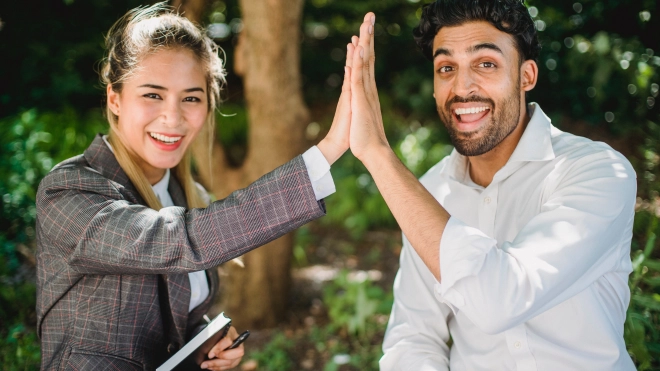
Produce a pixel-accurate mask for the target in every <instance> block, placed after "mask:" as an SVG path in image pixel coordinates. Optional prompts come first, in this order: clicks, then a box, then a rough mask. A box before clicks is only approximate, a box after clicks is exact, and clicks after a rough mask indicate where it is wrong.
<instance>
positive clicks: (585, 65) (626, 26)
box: [0, 0, 660, 370]
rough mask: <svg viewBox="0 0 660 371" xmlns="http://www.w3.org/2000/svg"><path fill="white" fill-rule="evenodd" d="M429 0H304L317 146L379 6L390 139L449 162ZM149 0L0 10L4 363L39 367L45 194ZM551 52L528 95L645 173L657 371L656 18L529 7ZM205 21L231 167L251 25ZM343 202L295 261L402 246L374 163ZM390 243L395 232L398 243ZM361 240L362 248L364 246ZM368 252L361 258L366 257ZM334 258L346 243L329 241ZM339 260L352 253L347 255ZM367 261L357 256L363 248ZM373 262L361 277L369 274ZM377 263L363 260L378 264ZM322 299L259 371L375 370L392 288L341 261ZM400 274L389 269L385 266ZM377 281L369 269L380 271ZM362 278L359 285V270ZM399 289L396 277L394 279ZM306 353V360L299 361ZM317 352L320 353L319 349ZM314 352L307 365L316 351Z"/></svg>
mask: <svg viewBox="0 0 660 371" xmlns="http://www.w3.org/2000/svg"><path fill="white" fill-rule="evenodd" d="M426 2H428V1H427V0H365V1H360V2H355V1H349V0H308V1H307V3H306V5H305V9H304V20H303V25H302V27H303V29H304V37H303V40H301V48H302V74H303V76H304V78H303V82H304V86H303V89H304V93H305V97H306V100H307V104H308V105H309V106H310V108H311V110H312V118H313V122H311V123H310V124H309V126H308V128H307V137H308V140H309V142H310V144H311V143H314V142H315V141H316V140H318V139H319V138H320V137H321V136H322V135H323V133H324V132H325V131H326V130H327V128H328V126H329V123H330V121H331V117H332V112H333V111H334V104H335V101H336V99H337V97H338V95H339V87H340V84H341V72H342V65H343V59H344V53H345V51H344V50H345V45H346V43H347V42H348V40H349V38H350V36H351V35H352V34H353V33H355V32H356V31H357V29H358V25H359V23H360V21H361V19H362V17H363V15H364V13H365V12H367V11H369V10H371V11H374V12H375V13H376V14H377V16H378V18H377V25H376V28H375V32H376V40H377V46H376V50H377V56H378V60H377V65H376V73H377V81H378V84H379V91H380V95H381V102H382V107H383V112H384V118H385V124H386V130H387V133H388V138H389V139H390V142H391V144H392V146H393V147H394V148H395V150H396V151H397V154H398V155H399V156H400V157H401V158H402V160H403V161H404V162H405V163H406V165H408V166H409V167H410V168H411V169H412V170H413V172H415V174H417V175H421V174H423V173H424V172H425V171H426V170H427V169H428V168H429V167H430V166H431V165H433V164H434V163H436V162H437V161H439V160H440V159H441V158H442V157H444V156H445V155H447V154H448V153H449V152H450V151H451V146H450V145H449V144H448V143H449V140H448V138H447V135H446V133H445V132H444V130H442V125H441V124H440V123H439V121H438V118H437V114H436V113H435V112H434V102H433V100H432V98H431V94H432V81H431V73H432V71H431V65H430V63H429V62H427V61H426V60H425V59H424V58H423V57H422V56H421V54H419V53H418V52H417V50H416V48H415V45H414V43H413V41H412V38H411V30H412V28H413V27H414V26H415V25H416V24H417V22H418V19H419V14H420V8H421V6H422V5H423V4H424V3H426ZM142 4H144V2H143V1H138V0H114V1H112V2H110V1H107V0H87V1H77V0H52V1H41V2H33V1H5V2H2V3H1V4H0V56H1V57H0V138H2V139H1V140H0V195H1V196H2V200H1V202H0V205H1V206H0V207H1V210H0V364H2V365H3V369H6V370H14V369H16V370H19V369H20V370H24V369H37V368H38V365H39V344H38V339H37V336H36V334H35V328H34V325H35V313H34V305H35V287H34V278H35V273H34V217H35V211H34V196H35V192H36V188H37V186H38V183H39V180H40V179H41V178H42V177H43V176H44V175H45V174H46V173H47V172H48V171H49V170H50V168H52V166H54V165H55V164H56V163H57V162H59V161H61V160H63V159H65V158H68V157H70V156H73V155H75V154H79V153H81V152H82V151H83V150H84V148H86V146H87V145H88V143H89V142H90V140H91V138H92V136H93V135H94V134H95V133H97V132H104V131H106V124H105V121H104V119H103V117H102V114H101V110H100V107H101V106H102V102H103V91H102V89H100V86H99V83H98V77H97V75H96V66H97V62H98V61H99V59H100V58H101V57H102V55H103V34H104V32H106V31H107V30H108V28H109V27H110V25H111V24H112V23H113V22H114V20H116V19H117V18H118V17H119V16H121V15H122V14H124V13H125V11H126V10H128V9H130V8H133V7H135V6H138V5H142ZM527 4H528V5H529V6H530V14H531V15H532V16H533V17H534V19H535V20H536V26H537V29H538V30H539V31H540V32H539V36H540V38H541V41H542V44H543V51H542V53H541V57H540V61H539V66H540V71H541V73H540V80H539V83H538V85H537V87H536V89H535V90H534V91H533V92H532V93H531V94H530V98H531V100H532V101H536V102H539V103H540V105H541V106H542V107H543V109H544V111H545V112H546V113H548V114H549V115H550V116H551V118H552V120H553V123H554V124H555V125H557V126H558V127H559V128H561V129H562V130H565V131H569V132H573V133H576V134H579V135H585V136H587V137H590V138H593V139H596V140H602V141H605V142H607V143H609V144H610V145H612V146H613V147H614V148H615V149H617V150H619V151H621V152H622V153H623V154H625V155H626V156H627V157H628V158H629V159H630V161H631V162H632V163H633V165H634V166H635V168H636V170H637V174H638V212H637V217H636V219H635V228H634V238H633V244H632V259H633V266H634V272H633V273H632V274H631V277H630V288H631V291H632V301H631V304H630V308H629V311H628V316H627V321H626V325H625V338H626V343H627V345H628V349H629V352H630V353H631V355H632V356H633V358H634V359H635V362H636V363H637V365H638V368H639V369H640V370H650V369H660V325H659V324H660V319H659V318H658V316H659V315H660V290H659V287H660V260H658V259H659V258H660V249H659V248H658V241H657V237H656V236H657V235H658V234H659V233H660V226H659V225H658V224H659V223H658V218H659V217H660V197H659V192H660V180H659V179H658V176H659V175H660V170H659V166H660V165H659V164H660V126H659V125H660V103H658V99H659V98H658V93H659V90H660V89H659V86H658V84H660V75H659V73H658V71H660V9H658V7H659V5H658V4H657V2H656V1H654V0H600V1H595V0H583V1H580V2H576V1H575V0H570V1H567V0H554V1H549V0H528V1H527ZM205 23H206V25H208V26H209V30H210V32H211V33H212V35H214V36H215V37H216V41H217V42H218V44H220V45H221V46H222V47H223V49H224V50H225V52H226V55H227V65H228V70H229V76H228V88H227V90H226V91H225V97H226V104H225V105H224V106H223V107H222V108H221V111H222V113H223V114H229V115H233V116H221V117H219V120H218V122H219V128H218V129H219V130H218V136H219V139H220V140H221V141H222V142H223V143H224V144H225V148H227V151H228V154H229V155H230V157H231V158H232V160H233V161H234V162H235V163H237V164H238V163H240V162H241V161H242V156H243V154H244V153H245V140H246V130H247V122H246V121H247V119H246V115H245V109H244V103H243V100H242V87H241V81H240V79H239V78H238V77H236V76H235V75H234V74H233V71H232V61H233V59H232V58H233V47H234V45H235V43H236V37H237V36H236V35H237V34H238V33H239V32H240V30H241V27H242V25H241V22H240V9H239V8H238V3H237V1H235V0H226V1H215V0H210V1H209V3H208V8H207V15H206V17H205ZM333 176H334V178H335V181H336V183H337V188H338V190H339V193H340V194H341V197H336V196H335V197H331V198H329V199H328V210H329V211H330V212H329V215H328V216H327V217H326V218H324V219H323V220H322V221H321V222H320V223H317V224H314V225H312V226H310V227H309V228H303V229H301V230H300V231H299V232H298V235H297V239H296V241H297V242H296V247H295V249H294V257H293V258H294V262H295V265H296V266H297V267H298V268H301V269H304V268H306V267H310V266H312V265H314V263H315V260H318V259H317V258H316V256H317V255H318V254H317V253H318V252H319V251H320V250H321V249H320V248H319V246H321V245H323V242H319V237H318V235H320V236H323V235H332V234H334V233H339V234H341V235H344V236H346V238H345V239H344V240H343V242H342V245H341V246H343V247H341V248H338V249H339V250H340V251H344V250H345V251H347V252H348V253H349V254H355V255H358V256H360V257H364V259H363V260H364V261H366V262H367V263H368V262H371V261H373V262H374V266H377V262H379V261H384V260H385V259H386V256H388V254H389V255H392V254H394V255H396V253H397V251H396V250H397V245H396V244H383V246H385V247H384V248H383V250H379V249H375V248H374V247H373V246H375V245H374V244H372V243H371V242H370V241H372V238H373V236H374V235H375V234H374V233H381V232H382V233H386V236H388V238H387V240H395V239H398V234H397V233H396V228H397V227H396V223H395V222H394V220H393V218H392V216H391V215H390V213H389V211H388V210H387V208H386V206H385V204H384V202H383V200H382V198H381V197H380V195H379V194H378V191H377V189H376V187H375V185H374V184H373V182H372V180H371V177H370V176H369V175H368V173H367V172H366V170H365V169H364V167H363V166H362V165H361V164H360V163H359V161H356V160H355V159H354V158H353V157H351V156H350V155H345V156H344V157H343V158H342V159H341V160H340V161H339V162H338V163H337V164H336V165H335V166H333ZM387 233H389V234H387ZM365 245H366V248H365V247H364V246H365ZM361 246H362V247H361ZM330 248H336V249H337V247H336V246H331V247H330ZM342 249H344V250H342ZM360 251H362V253H360ZM367 263H362V266H363V267H365V265H364V264H367ZM367 265H368V264H367ZM335 266H336V267H338V268H347V269H346V270H340V271H339V272H340V273H339V274H335V275H333V276H332V278H331V279H330V280H329V281H324V282H325V284H323V285H322V289H321V294H319V298H318V300H315V301H314V302H313V303H312V307H311V309H310V311H314V310H315V309H314V308H316V309H319V308H321V309H319V310H320V311H321V312H322V313H324V314H323V315H322V317H323V318H325V321H321V322H319V323H318V324H311V325H309V326H307V327H305V330H304V331H295V332H287V331H284V332H281V333H280V334H279V335H275V336H272V337H269V338H268V341H267V342H264V343H263V344H261V345H259V346H257V347H256V348H257V350H256V351H255V352H253V353H252V354H250V355H249V357H247V358H250V359H253V360H255V361H257V362H258V364H259V369H273V370H275V369H277V370H282V369H299V368H306V365H305V364H304V362H305V361H306V360H307V359H309V358H310V357H311V358H312V359H313V360H314V362H313V363H312V365H313V366H312V367H315V368H320V366H322V367H323V368H324V369H326V370H333V369H376V368H377V360H378V358H379V356H380V348H379V345H380V340H381V339H382V334H383V331H384V326H385V323H386V320H387V315H388V314H389V308H390V306H391V300H392V297H391V286H390V284H383V283H382V282H381V283H379V281H378V280H377V279H376V278H374V277H376V276H374V275H365V274H362V275H360V273H364V272H366V271H367V270H368V267H366V268H364V269H363V270H361V271H356V270H355V269H352V268H351V264H348V263H347V262H346V261H339V262H337V263H335ZM390 269H391V267H390ZM369 272H371V271H369ZM356 273H357V274H356ZM390 282H391V281H390ZM300 349H305V350H304V352H303V353H304V354H305V355H304V356H300V357H298V358H297V354H300V353H301V351H300ZM309 352H311V353H309ZM309 354H312V356H309Z"/></svg>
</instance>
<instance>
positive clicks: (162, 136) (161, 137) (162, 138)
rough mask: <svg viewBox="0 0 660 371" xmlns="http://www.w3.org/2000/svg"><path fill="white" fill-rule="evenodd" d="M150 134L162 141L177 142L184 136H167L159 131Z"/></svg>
mask: <svg viewBox="0 0 660 371" xmlns="http://www.w3.org/2000/svg"><path fill="white" fill-rule="evenodd" d="M149 135H151V137H152V138H154V139H158V140H160V141H161V142H165V143H176V142H178V141H179V140H181V138H183V137H166V136H165V135H161V134H157V133H149Z"/></svg>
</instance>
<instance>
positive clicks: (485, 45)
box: [433, 43, 504, 59]
mask: <svg viewBox="0 0 660 371" xmlns="http://www.w3.org/2000/svg"><path fill="white" fill-rule="evenodd" d="M483 49H490V50H494V51H496V52H498V53H500V54H502V55H504V53H503V52H502V49H500V47H499V46H497V45H495V44H493V43H481V44H477V45H473V46H471V47H469V48H468V49H467V52H468V53H470V54H474V53H476V52H478V51H479V50H483ZM439 55H446V56H448V57H451V56H452V53H451V51H450V50H449V49H446V48H438V49H436V50H435V52H434V53H433V59H435V57H437V56H439Z"/></svg>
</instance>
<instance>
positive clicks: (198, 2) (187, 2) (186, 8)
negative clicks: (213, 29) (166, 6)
mask: <svg viewBox="0 0 660 371" xmlns="http://www.w3.org/2000/svg"><path fill="white" fill-rule="evenodd" d="M172 7H174V9H177V10H178V11H179V14H181V15H183V16H185V17H186V18H188V19H190V20H191V21H193V22H196V23H201V21H202V15H203V14H204V8H206V0H172Z"/></svg>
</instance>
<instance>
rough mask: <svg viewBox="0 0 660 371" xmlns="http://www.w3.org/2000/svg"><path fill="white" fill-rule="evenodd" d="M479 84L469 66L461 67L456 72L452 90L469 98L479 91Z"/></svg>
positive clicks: (460, 95) (455, 93)
mask: <svg viewBox="0 0 660 371" xmlns="http://www.w3.org/2000/svg"><path fill="white" fill-rule="evenodd" d="M477 89H478V88H477V84H476V81H475V79H474V76H473V73H472V71H470V69H469V68H461V69H459V70H458V71H457V72H456V78H455V79H454V86H453V89H452V92H453V93H454V95H457V96H459V97H464V98H467V97H469V96H470V95H473V94H475V93H476V92H477Z"/></svg>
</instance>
